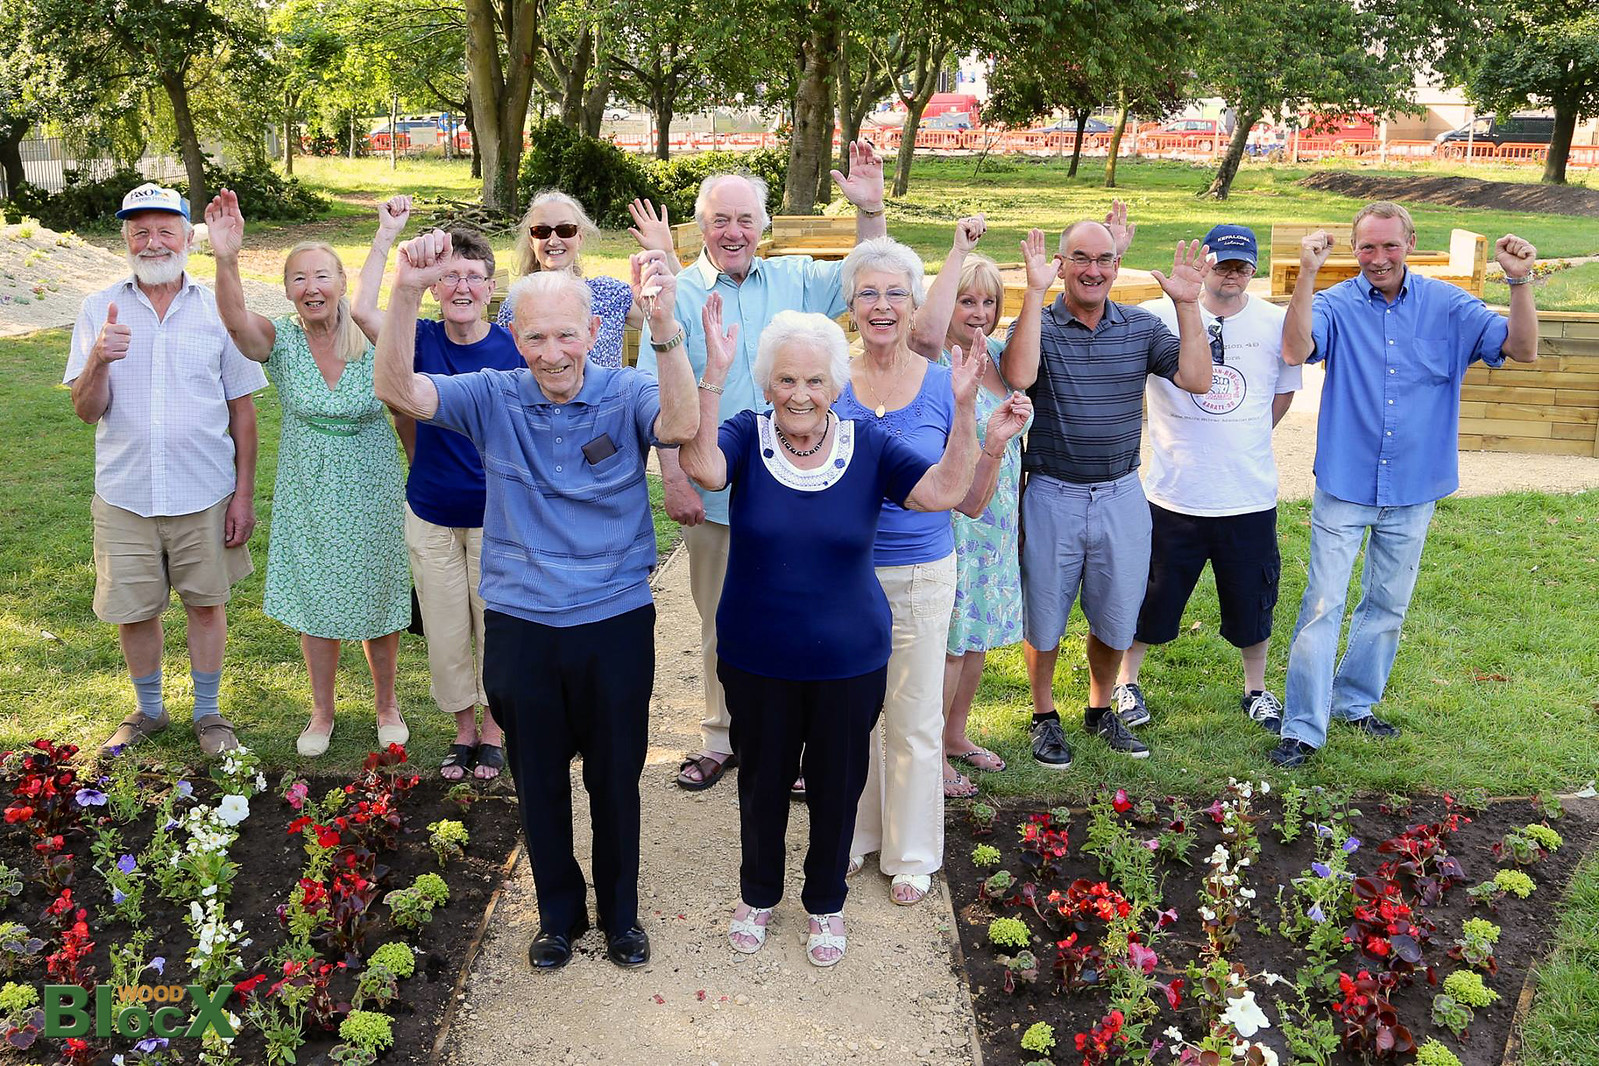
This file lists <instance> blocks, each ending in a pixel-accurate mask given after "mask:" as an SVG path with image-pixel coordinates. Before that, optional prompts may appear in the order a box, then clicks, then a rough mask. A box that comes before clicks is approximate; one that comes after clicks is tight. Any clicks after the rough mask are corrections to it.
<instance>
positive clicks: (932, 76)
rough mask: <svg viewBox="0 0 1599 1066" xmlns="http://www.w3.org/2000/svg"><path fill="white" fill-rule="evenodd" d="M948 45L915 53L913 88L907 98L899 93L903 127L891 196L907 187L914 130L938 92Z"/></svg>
mask: <svg viewBox="0 0 1599 1066" xmlns="http://www.w3.org/2000/svg"><path fill="white" fill-rule="evenodd" d="M948 55H949V46H948V45H945V46H943V47H941V48H937V49H935V48H933V47H931V46H928V47H924V48H921V49H918V51H917V54H916V61H917V62H916V72H915V74H916V88H915V89H914V90H913V91H912V93H911V95H910V97H909V98H907V97H906V96H905V94H904V93H900V94H899V98H900V100H901V101H902V102H903V103H904V104H905V125H904V127H903V129H902V132H901V133H900V138H899V158H898V159H896V160H895V161H894V188H893V191H892V195H894V196H904V195H905V190H906V189H908V188H910V184H911V160H913V159H914V158H915V157H916V130H917V127H919V126H920V125H921V123H922V113H923V112H925V111H926V110H927V105H928V103H929V101H931V100H932V99H933V94H934V93H935V92H937V91H938V72H939V71H940V70H942V69H943V66H944V59H945V57H946V56H948Z"/></svg>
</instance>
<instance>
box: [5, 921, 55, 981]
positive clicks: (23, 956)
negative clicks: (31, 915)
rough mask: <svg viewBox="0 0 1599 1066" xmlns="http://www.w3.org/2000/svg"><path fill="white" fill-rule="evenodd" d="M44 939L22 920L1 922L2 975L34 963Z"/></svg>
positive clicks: (8, 974) (10, 973) (41, 948)
mask: <svg viewBox="0 0 1599 1066" xmlns="http://www.w3.org/2000/svg"><path fill="white" fill-rule="evenodd" d="M43 950H44V941H43V940H41V939H40V938H38V937H36V936H34V935H33V934H32V933H30V932H29V931H28V927H27V926H25V925H23V924H21V923H20V922H0V977H10V976H11V975H12V974H14V973H16V972H17V971H18V970H21V969H23V968H25V967H27V966H29V965H31V964H32V963H33V960H34V958H35V957H36V956H38V954H39V952H41V951H43Z"/></svg>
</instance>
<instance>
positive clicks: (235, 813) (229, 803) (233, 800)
mask: <svg viewBox="0 0 1599 1066" xmlns="http://www.w3.org/2000/svg"><path fill="white" fill-rule="evenodd" d="M249 816H250V801H249V800H247V799H245V798H244V797H243V796H223V797H222V803H221V805H220V806H218V807H217V820H218V821H219V822H221V823H222V824H223V825H226V826H229V827H232V826H235V825H238V824H239V823H240V822H242V821H244V820H245V819H246V818H248V817H249Z"/></svg>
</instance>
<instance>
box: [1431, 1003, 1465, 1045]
mask: <svg viewBox="0 0 1599 1066" xmlns="http://www.w3.org/2000/svg"><path fill="white" fill-rule="evenodd" d="M1473 1017H1474V1015H1473V1014H1472V1012H1471V1008H1470V1007H1469V1006H1467V1005H1466V1004H1464V1003H1462V1002H1460V1001H1459V1000H1458V999H1456V998H1455V997H1453V996H1451V995H1449V994H1448V993H1447V992H1440V993H1438V994H1437V995H1436V996H1434V997H1432V1022H1433V1024H1434V1025H1441V1026H1443V1027H1444V1028H1445V1029H1448V1030H1449V1031H1450V1032H1451V1033H1454V1034H1455V1036H1457V1037H1462V1038H1464V1036H1465V1035H1466V1030H1467V1029H1470V1028H1471V1022H1472V1019H1473Z"/></svg>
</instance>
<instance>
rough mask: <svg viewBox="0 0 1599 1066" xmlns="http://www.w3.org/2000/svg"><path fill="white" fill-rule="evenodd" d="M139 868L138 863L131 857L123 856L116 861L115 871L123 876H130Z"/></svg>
mask: <svg viewBox="0 0 1599 1066" xmlns="http://www.w3.org/2000/svg"><path fill="white" fill-rule="evenodd" d="M138 868H139V863H138V861H137V860H136V859H134V857H133V856H132V855H124V856H122V858H120V859H118V860H117V869H119V870H121V871H122V872H123V873H125V874H131V873H132V872H133V871H135V870H137V869H138Z"/></svg>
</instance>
